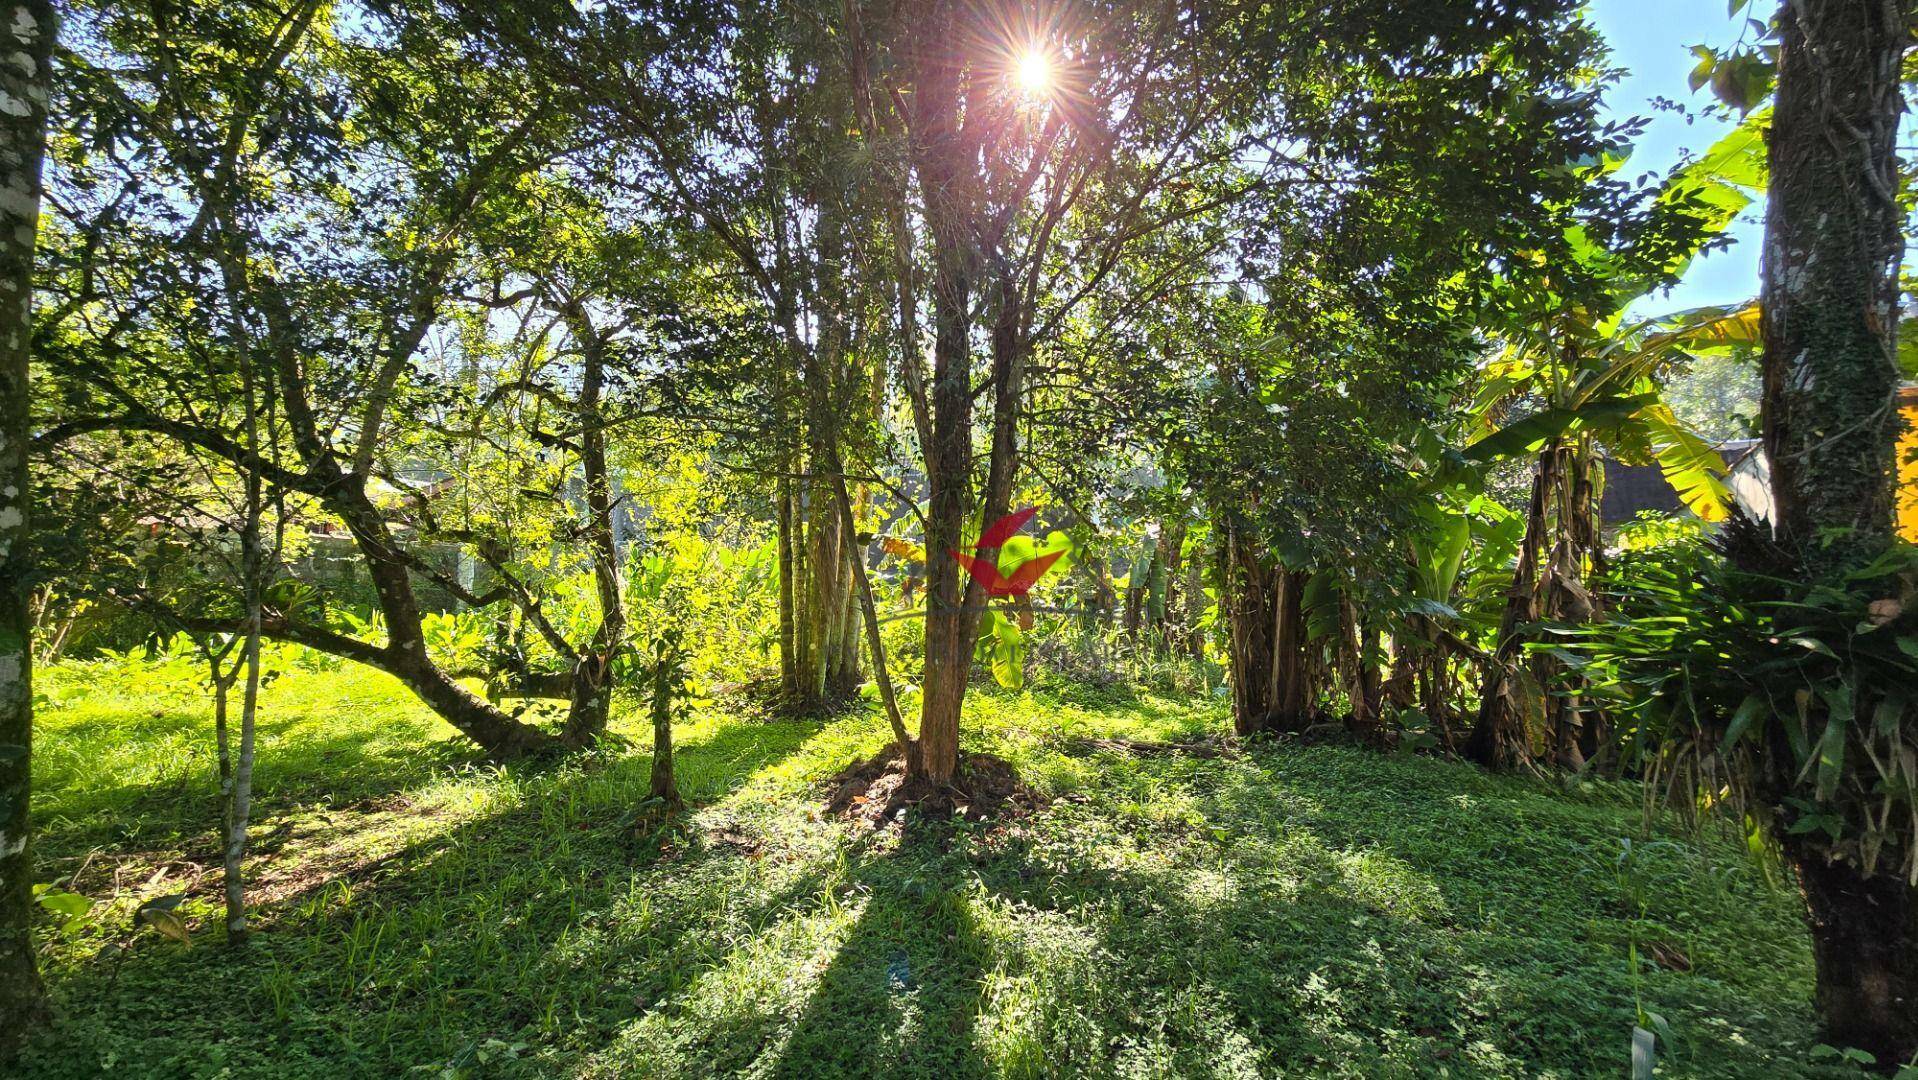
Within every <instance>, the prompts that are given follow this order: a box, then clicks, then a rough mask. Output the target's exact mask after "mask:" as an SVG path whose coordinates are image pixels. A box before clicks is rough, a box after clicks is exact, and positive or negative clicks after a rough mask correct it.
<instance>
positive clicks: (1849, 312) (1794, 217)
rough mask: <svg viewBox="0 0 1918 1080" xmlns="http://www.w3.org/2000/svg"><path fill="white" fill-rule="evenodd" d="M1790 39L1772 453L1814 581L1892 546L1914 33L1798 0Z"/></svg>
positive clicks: (1830, 0) (1769, 387)
mask: <svg viewBox="0 0 1918 1080" xmlns="http://www.w3.org/2000/svg"><path fill="white" fill-rule="evenodd" d="M1779 30H1780V51H1779V62H1778V97H1777V103H1776V105H1775V106H1774V108H1773V112H1772V129H1771V142H1770V155H1769V156H1770V163H1771V187H1770V194H1769V202H1768V205H1767V211H1766V215H1765V249H1764V253H1763V267H1762V276H1763V285H1762V293H1761V300H1762V302H1763V307H1764V345H1765V351H1764V400H1763V417H1764V436H1765V453H1766V455H1767V456H1768V457H1769V458H1770V459H1771V482H1772V495H1773V499H1774V502H1775V505H1776V507H1777V514H1778V517H1777V525H1778V531H1779V533H1780V535H1781V536H1782V537H1783V538H1784V539H1785V541H1786V543H1788V544H1790V545H1792V546H1795V547H1797V548H1798V549H1799V550H1800V551H1801V552H1802V553H1803V555H1804V557H1805V558H1806V559H1807V560H1808V565H1810V566H1812V567H1813V568H1814V569H1816V568H1819V567H1823V568H1833V567H1839V566H1850V565H1857V564H1861V563H1863V562H1868V561H1870V559H1871V558H1873V557H1875V556H1876V555H1877V553H1878V552H1879V551H1881V550H1882V549H1883V547H1884V545H1885V543H1886V542H1887V541H1888V540H1889V539H1890V537H1891V535H1892V520H1893V519H1892V509H1893V502H1892V493H1893V485H1894V449H1893V447H1894V446H1895V444H1896V437H1897V434H1898V431H1899V430H1900V427H1901V422H1900V418H1899V413H1898V409H1897V405H1896V402H1895V401H1894V395H1895V394H1896V392H1897V386H1898V366H1897V327H1898V314H1899V312H1898V280H1897V277H1898V275H1897V268H1898V263H1899V260H1900V257H1901V256H1902V253H1903V248H1904V240H1903V237H1902V235H1901V232H1900V229H1901V226H1902V224H1903V221H1904V215H1903V213H1902V212H1901V211H1900V210H1899V208H1898V205H1897V203H1896V201H1895V199H1894V198H1893V195H1894V193H1895V191H1896V190H1897V187H1898V171H1897V164H1898V163H1897V150H1896V136H1897V134H1898V119H1899V115H1900V113H1901V112H1902V104H1901V99H1900V96H1899V74H1900V67H1901V64H1902V59H1903V56H1904V51H1905V45H1906V40H1907V34H1906V27H1905V21H1904V18H1903V16H1902V14H1901V8H1900V5H1896V4H1892V3H1861V2H1858V0H1794V2H1792V3H1788V4H1785V5H1784V7H1783V8H1782V9H1781V11H1780V13H1779ZM1821 530H1848V532H1845V533H1842V534H1840V533H1832V534H1828V535H1827V536H1825V537H1822V538H1821V537H1820V536H1819V535H1818V534H1819V532H1820V531H1821ZM1826 541H1829V542H1826Z"/></svg>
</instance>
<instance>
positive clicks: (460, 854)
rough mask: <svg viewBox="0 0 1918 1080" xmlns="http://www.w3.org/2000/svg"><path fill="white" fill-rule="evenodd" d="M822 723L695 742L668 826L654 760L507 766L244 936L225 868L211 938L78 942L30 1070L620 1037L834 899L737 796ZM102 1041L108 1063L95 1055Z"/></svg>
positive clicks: (296, 892)
mask: <svg viewBox="0 0 1918 1080" xmlns="http://www.w3.org/2000/svg"><path fill="white" fill-rule="evenodd" d="M817 730H818V728H817V725H813V726H805V725H797V724H794V725H780V726H779V728H778V729H776V730H764V729H760V728H757V727H743V726H741V725H736V724H735V725H731V726H721V727H719V728H717V729H716V730H714V731H711V732H708V733H704V734H703V735H702V736H701V737H696V738H692V739H689V740H687V741H685V742H684V743H682V744H681V745H680V746H678V747H676V758H677V761H678V764H679V766H680V768H681V769H682V770H684V772H685V773H686V774H687V775H688V777H689V778H690V779H691V783H690V784H689V785H688V789H687V795H688V796H689V801H692V802H694V803H695V804H696V805H695V809H694V810H693V811H692V812H690V813H689V814H687V815H685V816H683V817H681V818H679V819H677V820H676V821H674V822H671V823H669V824H668V826H667V827H665V828H646V822H645V821H644V820H643V815H641V814H638V813H636V810H637V809H638V804H639V803H640V802H641V801H642V800H643V799H644V797H645V793H646V790H647V785H648V779H649V774H650V769H651V757H650V755H648V754H636V755H630V756H623V757H615V756H612V755H611V754H606V755H597V756H589V757H587V758H584V759H581V760H578V761H574V762H570V763H567V764H564V765H560V766H548V767H546V768H542V769H524V768H523V769H519V770H517V771H515V772H513V773H511V774H502V775H501V776H499V777H495V778H493V779H492V780H490V781H489V782H488V783H487V784H486V785H484V786H482V787H480V788H477V789H475V790H476V791H478V792H480V793H482V794H484V795H486V796H487V797H488V798H491V799H493V800H496V801H497V802H498V803H499V804H500V806H499V808H498V809H482V810H481V811H480V812H478V813H473V814H470V815H468V816H465V817H462V818H459V819H457V821H456V823H454V824H451V825H450V826H449V827H446V828H433V829H428V830H426V831H424V832H416V833H414V834H413V835H410V836H408V837H407V838H406V839H405V841H404V842H403V843H401V844H399V845H398V846H397V847H395V848H394V849H393V850H389V851H378V850H368V851H366V852H364V857H363V858H359V859H357V860H355V861H353V862H351V863H349V864H347V865H330V866H324V867H312V868H311V869H312V870H313V871H314V872H313V873H312V874H311V875H310V877H309V879H308V880H304V881H301V882H298V883H297V885H296V887H293V888H289V889H286V890H282V891H279V892H278V893H277V895H276V897H275V898H274V899H273V900H272V901H271V902H270V903H266V904H261V905H258V906H256V908H255V910H254V912H253V924H254V927H255V929H256V933H255V934H254V935H253V937H252V939H251V941H250V942H249V944H248V946H247V947H246V948H245V949H243V950H232V949H228V948H225V947H223V946H222V945H221V943H220V940H219V937H220V932H219V930H218V929H217V928H216V923H217V919H216V918H215V917H214V915H213V905H214V904H215V903H216V902H217V898H216V896H215V895H214V893H215V890H217V881H215V880H214V879H212V878H208V879H206V880H204V881H203V882H202V884H201V885H200V886H199V887H198V888H197V889H196V891H195V893H194V895H195V897H199V898H200V899H197V900H189V902H188V905H187V907H185V908H183V909H182V910H185V911H189V912H193V911H200V912H204V913H205V917H204V918H203V919H199V920H196V921H198V922H199V923H200V929H199V930H198V932H197V937H198V939H199V940H196V942H195V943H194V944H193V945H192V946H191V947H186V946H182V945H180V944H179V943H176V942H173V941H169V940H166V939H164V938H161V937H160V936H158V935H156V934H152V933H151V932H132V930H131V928H129V929H128V932H124V933H123V932H121V931H120V930H118V929H117V928H114V929H113V930H112V932H111V933H110V934H109V937H110V938H111V939H113V940H110V941H107V942H104V943H103V942H101V941H98V940H92V941H89V942H85V943H76V944H75V945H74V946H73V947H72V949H71V952H70V953H69V958H68V959H65V960H63V961H62V962H60V963H59V964H57V965H56V966H55V971H56V972H57V975H56V977H55V978H54V980H53V987H54V993H55V996H56V1010H57V1013H58V1019H57V1020H56V1022H55V1024H54V1025H53V1026H52V1028H51V1029H50V1030H48V1031H47V1032H45V1033H43V1034H42V1035H41V1036H40V1037H39V1038H38V1039H37V1040H36V1041H35V1043H34V1044H33V1046H31V1047H29V1049H28V1053H27V1055H26V1056H25V1057H24V1058H23V1062H24V1065H25V1068H26V1074H27V1075H62V1074H66V1073H70V1072H72V1071H73V1070H74V1069H75V1068H77V1069H78V1071H79V1072H81V1073H90V1072H98V1071H102V1070H105V1071H113V1070H115V1069H117V1070H119V1071H123V1072H128V1073H131V1074H141V1073H145V1074H151V1075H160V1074H167V1073H169V1072H172V1071H173V1070H172V1068H171V1067H170V1066H169V1065H167V1064H166V1063H167V1062H169V1061H181V1060H188V1056H191V1055H200V1056H205V1055H207V1054H209V1053H210V1054H211V1055H212V1057H213V1058H217V1059H220V1060H223V1061H226V1062H228V1063H230V1064H231V1066H232V1067H233V1068H234V1069H235V1070H236V1071H238V1072H242V1073H245V1072H249V1071H252V1072H260V1071H267V1072H270V1071H273V1070H274V1069H276V1068H278V1069H280V1070H282V1071H285V1070H288V1069H290V1070H291V1071H292V1072H294V1073H299V1072H301V1071H302V1066H300V1065H299V1063H300V1062H302V1061H304V1062H307V1063H309V1064H310V1065H311V1066H312V1070H313V1071H319V1070H320V1069H321V1068H322V1066H321V1064H320V1063H324V1066H323V1067H324V1069H325V1070H326V1071H328V1072H332V1073H335V1074H339V1075H394V1074H397V1073H403V1072H405V1071H407V1070H408V1069H411V1068H412V1067H414V1066H418V1065H432V1066H436V1067H446V1066H449V1065H454V1064H455V1063H456V1062H457V1061H459V1060H460V1059H461V1057H462V1055H466V1056H468V1057H470V1056H471V1055H472V1053H473V1052H474V1050H475V1048H476V1047H484V1046H485V1045H486V1040H488V1039H493V1038H495V1037H501V1036H513V1035H515V1033H520V1032H537V1033H539V1034H540V1035H541V1036H557V1035H558V1034H559V1033H560V1032H561V1031H562V1029H564V1030H565V1031H566V1034H567V1036H568V1037H569V1038H570V1039H572V1040H574V1041H576V1042H580V1043H583V1044H585V1045H592V1044H595V1043H596V1042H597V1041H600V1040H603V1039H605V1038H610V1037H611V1035H612V1034H613V1033H615V1032H616V1031H617V1030H619V1028H620V1027H621V1026H622V1025H623V1024H625V1023H627V1022H629V1021H630V1020H631V1019H632V1018H633V1017H635V1016H637V1015H640V1014H642V1013H643V1012H645V1011H646V1009H648V1008H649V1007H650V1006H651V1004H652V1003H653V1002H654V1001H656V1000H658V999H661V998H664V997H667V996H670V995H671V994H672V993H674V992H675V990H676V989H677V988H678V987H679V985H680V984H682V983H683V982H684V981H686V980H687V979H689V978H692V977H693V976H694V975H695V974H696V972H697V971H698V970H699V969H700V967H701V966H703V965H710V964H713V963H717V962H718V961H719V960H720V959H721V958H723V956H724V953H725V948H726V944H727V943H728V942H730V941H733V940H736V939H737V936H738V934H739V933H742V932H744V929H745V928H748V927H754V926H763V925H765V924H767V923H769V922H774V921H777V920H778V919H779V918H781V917H783V914H784V913H785V912H787V911H788V910H789V909H791V908H792V907H793V906H794V905H795V904H799V903H801V902H802V901H803V898H805V897H807V896H809V895H813V894H816V893H817V891H818V882H819V878H820V874H821V868H820V867H819V866H817V865H812V864H807V863H803V862H794V863H784V862H782V863H778V864H777V865H775V864H773V863H771V862H769V861H767V860H764V859H761V858H758V857H756V856H757V855H758V854H759V853H758V852H757V851H756V850H755V849H756V848H757V847H758V846H759V844H760V840H759V839H758V837H757V834H756V832H755V830H754V825H753V822H752V821H751V820H750V817H749V816H748V817H745V818H740V817H737V816H735V815H733V814H732V813H731V812H730V811H728V810H727V809H726V808H725V807H724V805H723V803H724V800H725V799H726V798H727V796H729V795H730V794H731V793H732V792H733V791H735V790H736V789H737V787H738V786H739V785H740V784H741V783H744V782H745V780H746V779H747V778H749V777H751V776H752V775H754V774H755V773H757V772H759V771H761V770H764V769H767V768H770V767H773V766H775V765H777V763H779V762H780V761H782V760H784V759H785V758H787V757H789V756H791V755H793V754H796V753H799V752H800V751H802V750H803V749H804V748H805V746H806V743H807V741H808V740H809V739H810V738H811V737H812V735H813V734H814V733H815V732H816V731H817ZM323 754H324V748H314V749H313V751H312V752H311V753H310V754H309V755H307V756H308V757H309V758H311V759H312V760H322V759H323ZM699 803H704V804H705V805H704V806H703V807H702V806H699V805H697V804H699ZM303 820H304V819H303ZM272 824H273V823H272V820H271V819H270V818H268V819H267V820H265V821H262V822H261V826H262V828H263V829H270V828H271V827H272ZM307 854H309V855H310V854H311V852H310V851H309V852H308V853H307ZM196 905H197V906H196ZM122 915H124V913H122ZM122 941H123V942H124V944H125V947H124V948H122V947H120V943H121V942H122ZM102 944H104V945H105V947H104V948H102V947H100V946H101V945H102ZM183 987H206V988H215V989H214V990H213V991H212V992H210V993H202V992H194V993H187V994H183V993H181V988H183ZM249 1032H251V1033H252V1034H251V1035H248V1034H246V1033H249ZM269 1033H270V1034H269ZM595 1033H597V1034H595ZM209 1048H211V1049H209ZM76 1049H81V1050H83V1051H84V1052H83V1055H82V1058H80V1059H78V1061H77V1062H76V1060H75V1059H73V1058H72V1055H73V1053H74V1052H75V1050H76ZM95 1050H98V1051H99V1052H100V1053H101V1054H102V1055H106V1056H103V1057H102V1058H101V1059H100V1060H99V1061H97V1062H94V1063H92V1064H91V1065H90V1066H89V1065H88V1064H85V1063H84V1061H85V1054H90V1053H92V1052H93V1051H95ZM183 1055H184V1056H183ZM421 1055H425V1058H424V1060H422V1057H421ZM109 1063H111V1064H109ZM468 1064H471V1062H470V1061H469V1062H468Z"/></svg>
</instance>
